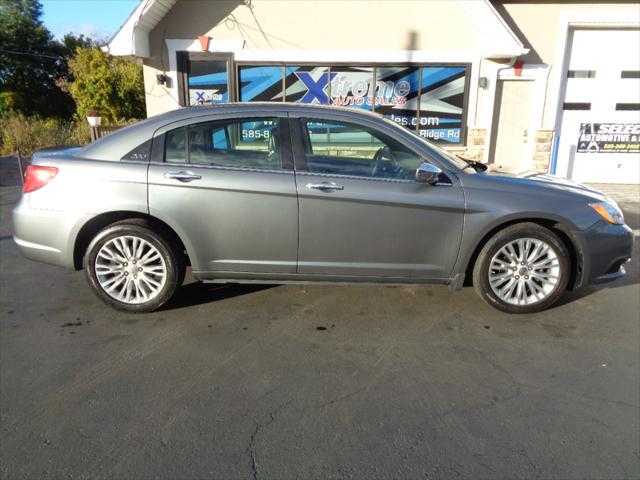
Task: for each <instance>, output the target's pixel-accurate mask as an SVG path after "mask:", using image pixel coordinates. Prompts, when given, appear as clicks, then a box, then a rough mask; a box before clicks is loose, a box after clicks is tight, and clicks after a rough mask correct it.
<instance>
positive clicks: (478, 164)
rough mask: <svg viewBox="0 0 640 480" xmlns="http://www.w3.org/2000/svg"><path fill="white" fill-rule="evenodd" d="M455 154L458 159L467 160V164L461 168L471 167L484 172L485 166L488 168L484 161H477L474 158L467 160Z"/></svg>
mask: <svg viewBox="0 0 640 480" xmlns="http://www.w3.org/2000/svg"><path fill="white" fill-rule="evenodd" d="M456 156H457V157H458V158H459V159H460V160H464V161H465V162H467V166H466V167H464V168H463V170H466V169H467V168H469V167H472V168H473V169H474V170H475V171H476V172H484V171H485V170H487V168H489V167H488V166H487V164H486V163H482V162H477V161H475V160H469V159H466V158H464V157H461V156H460V155H456Z"/></svg>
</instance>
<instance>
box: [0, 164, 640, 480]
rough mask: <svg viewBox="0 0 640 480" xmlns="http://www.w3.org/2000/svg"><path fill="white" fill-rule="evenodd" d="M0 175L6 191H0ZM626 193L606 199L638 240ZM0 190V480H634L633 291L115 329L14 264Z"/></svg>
mask: <svg viewBox="0 0 640 480" xmlns="http://www.w3.org/2000/svg"><path fill="white" fill-rule="evenodd" d="M5 173H6V172H4V173H3V179H4V180H3V182H4V183H3V184H4V185H7V184H10V183H12V182H11V181H9V176H7V175H5ZM637 193H638V192H637V190H631V191H629V190H628V189H627V190H624V191H623V190H620V191H618V192H617V193H616V191H615V190H614V192H613V195H614V196H616V195H619V198H620V199H621V201H622V206H623V209H624V210H625V211H626V214H627V218H628V223H630V224H631V226H632V228H635V229H638V228H639V227H640V217H639V214H640V198H638V195H637ZM18 195H19V188H18V187H13V186H3V187H0V204H1V205H0V476H1V477H2V478H3V479H4V478H6V479H14V478H34V479H36V478H37V479H42V478H56V479H67V478H69V479H71V478H74V479H77V478H96V479H100V478H135V479H153V478H167V479H169V478H171V479H175V478H189V479H204V478H207V479H209V478H244V479H247V478H253V479H259V478H421V479H431V478H454V479H456V478H473V479H477V478H498V477H502V478H510V479H516V478H518V479H520V478H521V479H533V478H539V479H549V478H562V479H569V478H576V479H578V478H580V479H583V478H590V479H592V478H593V479H596V478H597V479H611V478H629V479H631V478H638V477H640V284H639V281H640V275H639V268H638V265H639V264H638V257H639V256H640V255H639V254H640V252H639V248H638V243H636V247H635V258H634V260H633V261H632V263H631V264H628V275H627V276H626V277H625V278H624V279H623V280H622V281H619V282H617V283H614V284H609V285H605V286H601V287H590V288H587V289H586V290H583V291H580V292H576V293H570V294H567V295H566V296H565V297H564V299H563V301H562V302H561V304H560V305H559V306H557V307H555V308H553V309H552V310H549V311H546V312H543V313H540V314H536V315H531V316H509V315H506V314H502V313H500V312H497V311H495V310H493V309H491V308H490V307H488V306H486V305H485V304H484V303H482V301H481V300H480V299H479V298H478V297H476V295H475V293H474V292H473V290H472V289H465V290H463V291H462V292H459V293H450V292H449V291H448V290H447V289H446V288H437V287H398V288H391V287H339V286H295V285H288V286H278V285H273V286H259V287H256V286H235V285H229V286H216V285H202V284H198V283H193V282H192V279H190V278H188V279H187V281H186V284H185V285H184V286H183V288H182V289H181V291H180V294H179V296H178V298H177V299H176V301H175V302H173V303H172V304H171V305H170V307H169V308H167V309H165V310H163V311H160V312H156V313H154V314H149V315H130V314H124V313H119V312H115V311H113V310H111V309H109V308H108V307H106V306H104V305H103V304H102V303H101V302H100V301H98V300H97V298H96V297H94V295H93V294H92V292H91V291H90V289H89V286H88V285H87V284H86V283H85V280H84V274H83V272H71V271H65V270H63V269H60V268H57V267H52V266H46V265H40V264H37V263H33V262H30V261H27V260H25V259H23V258H21V257H20V256H19V254H18V250H17V248H16V246H15V244H14V243H13V241H12V236H11V235H12V230H11V229H12V227H11V222H10V212H11V208H12V207H13V205H14V204H15V202H16V200H17V198H18Z"/></svg>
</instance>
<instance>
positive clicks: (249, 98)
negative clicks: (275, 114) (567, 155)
mask: <svg viewBox="0 0 640 480" xmlns="http://www.w3.org/2000/svg"><path fill="white" fill-rule="evenodd" d="M228 65H229V62H228V61H227V60H224V59H220V56H218V57H217V58H216V57H214V56H213V55H212V54H199V53H198V54H193V53H190V54H189V65H188V68H186V69H187V70H188V75H187V78H186V79H187V88H188V101H189V104H190V105H201V104H210V103H223V102H227V101H233V100H239V101H241V102H254V101H271V102H279V101H287V102H294V103H310V104H320V105H337V106H343V107H351V108H360V109H365V110H374V111H376V112H378V113H381V114H382V115H384V116H385V117H387V118H389V119H391V120H393V121H394V122H396V123H398V124H399V125H402V126H404V127H406V128H408V129H410V130H413V131H415V132H416V133H417V134H418V135H420V136H422V137H424V138H427V139H429V140H432V141H436V142H440V143H448V144H461V143H462V142H463V140H464V120H465V108H466V103H465V102H466V100H467V99H466V90H465V89H466V81H467V77H468V74H469V71H468V70H469V67H468V66H467V65H438V64H429V65H375V66H374V65H366V66H359V65H347V66H345V65H334V66H329V65H320V64H318V65H282V64H271V65H239V66H238V67H237V70H236V72H235V73H236V74H237V75H236V76H237V84H235V85H229V78H230V77H233V76H234V75H230V73H233V72H229V71H228ZM230 89H231V91H232V92H233V93H234V94H233V95H232V96H231V97H233V98H230V91H229V90H230Z"/></svg>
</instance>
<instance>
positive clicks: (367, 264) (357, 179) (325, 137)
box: [292, 118, 464, 280]
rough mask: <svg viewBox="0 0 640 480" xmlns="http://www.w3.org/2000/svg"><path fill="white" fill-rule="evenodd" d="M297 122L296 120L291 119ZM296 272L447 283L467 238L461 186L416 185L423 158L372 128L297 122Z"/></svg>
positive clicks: (294, 124) (318, 120) (454, 183)
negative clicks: (441, 281) (297, 236)
mask: <svg viewBox="0 0 640 480" xmlns="http://www.w3.org/2000/svg"><path fill="white" fill-rule="evenodd" d="M292 120H293V119H292ZM292 127H293V128H295V129H296V130H294V133H295V132H297V133H296V134H295V135H294V138H296V137H298V136H299V137H300V138H299V139H297V140H294V145H295V156H296V181H297V188H298V203H299V212H300V213H299V215H300V222H299V223H300V240H299V254H298V272H299V273H301V274H307V275H308V274H315V275H332V276H360V277H362V276H367V277H378V278H386V279H389V280H392V279H393V278H398V279H401V278H407V277H414V278H425V279H433V280H437V279H442V280H444V279H447V278H448V277H449V275H450V273H451V271H452V268H453V264H454V262H455V259H456V256H457V253H458V249H459V246H460V240H461V235H462V221H463V212H464V197H463V193H462V189H461V187H460V184H459V183H458V182H457V179H455V178H454V177H452V178H451V179H450V180H451V182H450V183H449V184H447V182H443V184H442V185H440V186H427V185H424V184H419V183H417V182H416V181H415V172H416V168H417V167H418V165H419V163H420V161H421V158H420V155H418V154H416V153H415V152H413V151H411V150H409V149H407V148H406V147H404V146H403V145H402V144H401V143H400V142H399V141H397V140H395V139H394V138H393V137H392V136H390V135H389V132H385V133H382V132H381V131H379V130H376V129H375V128H371V127H362V126H358V125H355V124H349V123H346V122H341V121H334V120H323V119H322V118H314V119H304V118H300V119H298V120H297V121H294V122H292Z"/></svg>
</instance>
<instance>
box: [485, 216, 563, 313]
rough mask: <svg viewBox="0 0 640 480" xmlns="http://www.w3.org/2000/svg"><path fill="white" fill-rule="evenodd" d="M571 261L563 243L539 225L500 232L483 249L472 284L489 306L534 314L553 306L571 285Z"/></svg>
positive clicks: (527, 225)
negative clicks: (568, 284)
mask: <svg viewBox="0 0 640 480" xmlns="http://www.w3.org/2000/svg"><path fill="white" fill-rule="evenodd" d="M570 267H571V259H570V257H569V252H568V251H567V247H566V246H565V244H564V242H563V241H562V239H560V238H559V237H558V236H557V235H556V234H555V233H553V232H552V231H551V230H549V229H548V228H545V227H543V226H541V225H538V224H536V223H520V224H516V225H512V226H510V227H507V228H505V229H504V230H501V231H500V232H498V233H497V234H495V235H494V236H493V237H492V238H490V239H489V241H488V242H487V243H486V244H485V245H484V247H483V248H482V250H481V251H480V254H479V255H478V259H477V261H476V264H475V267H474V270H473V284H474V287H475V289H476V291H477V292H478V294H479V295H480V297H481V298H482V299H483V300H484V301H485V302H487V303H488V304H489V305H491V306H493V307H495V308H497V309H498V310H502V311H503V312H508V313H532V312H537V311H540V310H544V309H545V308H548V307H550V306H551V305H553V304H554V303H555V302H556V301H557V300H558V299H559V298H560V296H561V295H562V293H563V292H564V291H565V289H566V287H567V283H568V281H569V275H570Z"/></svg>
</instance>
